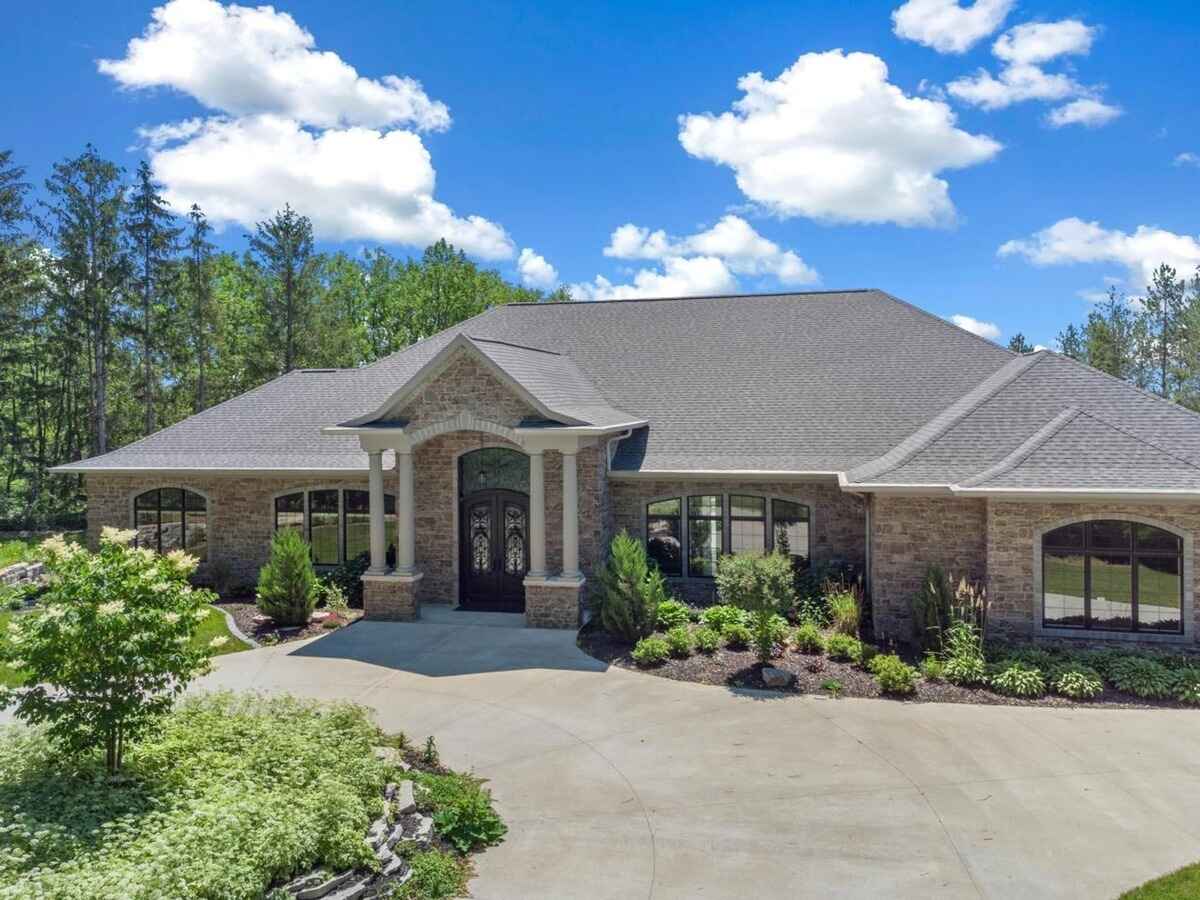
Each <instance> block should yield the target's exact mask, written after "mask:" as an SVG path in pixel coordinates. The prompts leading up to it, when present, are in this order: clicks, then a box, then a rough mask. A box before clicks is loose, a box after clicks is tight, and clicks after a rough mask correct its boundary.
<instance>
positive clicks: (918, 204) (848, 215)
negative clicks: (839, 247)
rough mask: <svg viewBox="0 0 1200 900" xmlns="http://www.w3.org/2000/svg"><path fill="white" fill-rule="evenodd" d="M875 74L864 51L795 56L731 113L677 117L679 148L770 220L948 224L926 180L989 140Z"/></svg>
mask: <svg viewBox="0 0 1200 900" xmlns="http://www.w3.org/2000/svg"><path fill="white" fill-rule="evenodd" d="M887 77H888V71H887V66H886V64H885V63H884V62H883V60H881V59H879V58H878V57H876V56H872V55H871V54H868V53H849V54H845V53H843V52H842V51H841V50H831V51H829V52H826V53H806V54H804V55H803V56H801V57H800V58H799V59H797V60H796V62H795V63H794V64H793V65H792V66H791V67H790V68H789V69H787V70H786V71H784V72H783V73H782V74H781V75H780V76H779V77H778V78H776V79H775V80H769V79H766V78H764V77H763V76H762V74H761V73H760V72H752V73H750V74H748V75H745V76H744V77H742V78H741V79H740V80H739V81H738V87H739V88H740V89H741V90H742V92H743V94H744V96H742V97H741V98H740V99H739V100H737V101H736V102H735V103H734V104H733V109H732V110H730V111H727V112H723V113H721V114H720V115H714V114H712V113H703V114H698V115H684V116H681V117H680V120H679V123H680V130H679V142H680V143H681V144H682V145H683V148H684V149H685V150H686V151H687V152H688V153H689V154H691V155H692V156H695V157H697V158H700V159H707V160H711V161H712V162H716V163H719V164H721V165H726V166H729V167H730V168H732V169H733V170H734V172H735V173H736V177H737V184H738V187H739V188H740V189H741V190H742V192H743V193H744V194H745V195H746V196H747V197H749V198H750V199H751V200H752V201H755V202H756V203H759V204H762V205H763V206H764V207H766V208H767V209H769V210H770V211H772V212H773V213H775V214H777V215H780V216H784V217H787V216H808V217H810V218H814V219H821V220H825V221H832V222H869V223H878V222H894V223H896V224H899V225H939V224H947V223H950V222H953V220H954V218H955V210H954V205H953V203H951V201H950V194H949V185H948V184H947V183H946V181H945V180H943V179H941V178H938V177H937V174H938V173H939V172H941V171H943V170H946V169H960V168H965V167H968V166H973V165H978V164H979V163H982V162H986V161H987V160H989V159H991V158H992V157H993V156H995V155H996V153H998V152H999V151H1000V149H1001V147H1000V144H999V143H997V142H996V141H994V140H992V139H991V138H990V137H986V136H982V135H973V134H969V133H967V132H966V131H963V130H961V129H959V128H957V127H955V117H954V113H953V112H952V111H951V109H950V107H949V106H947V105H946V104H945V103H942V102H940V101H938V100H934V99H928V98H923V97H909V96H906V95H905V94H904V92H903V91H901V90H900V89H899V88H898V87H896V86H895V85H893V84H890V83H889V82H888V80H887Z"/></svg>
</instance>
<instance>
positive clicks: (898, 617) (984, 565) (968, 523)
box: [871, 494, 988, 642]
mask: <svg viewBox="0 0 1200 900" xmlns="http://www.w3.org/2000/svg"><path fill="white" fill-rule="evenodd" d="M933 563H936V564H937V565H940V566H941V567H942V568H943V569H945V571H946V574H947V575H948V576H950V578H951V579H952V580H953V581H955V582H957V581H958V579H959V578H962V577H964V576H965V577H966V578H968V579H969V580H971V581H983V580H984V579H985V578H986V576H987V575H988V549H987V501H986V500H976V499H970V498H968V499H962V498H958V497H907V496H897V495H888V494H874V495H872V497H871V610H872V616H873V622H874V627H875V637H876V638H877V639H881V640H882V639H889V638H891V639H895V640H899V641H903V642H907V641H909V640H911V639H912V607H911V603H912V597H913V595H914V594H915V593H916V592H917V591H918V590H919V589H920V587H921V582H922V581H923V580H924V577H925V570H926V568H927V567H928V566H929V565H930V564H933Z"/></svg>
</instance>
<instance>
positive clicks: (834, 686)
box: [821, 678, 842, 697]
mask: <svg viewBox="0 0 1200 900" xmlns="http://www.w3.org/2000/svg"><path fill="white" fill-rule="evenodd" d="M821 690H823V691H828V692H829V693H830V694H832V695H833V696H834V697H837V696H838V695H839V694H841V693H842V683H841V682H840V681H838V680H837V679H836V678H826V679H825V680H824V681H822V682H821Z"/></svg>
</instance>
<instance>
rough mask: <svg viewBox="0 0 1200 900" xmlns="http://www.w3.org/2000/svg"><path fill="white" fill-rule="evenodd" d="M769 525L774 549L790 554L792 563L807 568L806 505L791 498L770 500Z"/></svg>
mask: <svg viewBox="0 0 1200 900" xmlns="http://www.w3.org/2000/svg"><path fill="white" fill-rule="evenodd" d="M771 527H772V530H773V532H774V535H773V537H774V549H775V551H776V552H778V553H783V554H784V555H786V556H790V557H791V558H792V564H793V565H795V566H797V567H799V568H802V569H803V568H807V567H808V564H809V560H810V559H811V558H812V548H811V547H810V545H809V514H808V507H807V506H805V505H804V504H803V503H793V502H792V501H791V500H772V501H771Z"/></svg>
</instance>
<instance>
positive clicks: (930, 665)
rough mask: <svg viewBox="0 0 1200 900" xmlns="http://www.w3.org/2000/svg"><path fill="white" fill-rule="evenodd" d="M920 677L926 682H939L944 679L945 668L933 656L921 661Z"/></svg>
mask: <svg viewBox="0 0 1200 900" xmlns="http://www.w3.org/2000/svg"><path fill="white" fill-rule="evenodd" d="M921 677H922V678H924V679H925V680H926V681H941V680H942V679H943V678H945V677H946V667H945V665H944V664H943V663H942V661H941V660H940V659H938V658H937V657H936V656H934V655H933V654H930V655H929V656H926V657H925V658H924V659H922V660H921Z"/></svg>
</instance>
